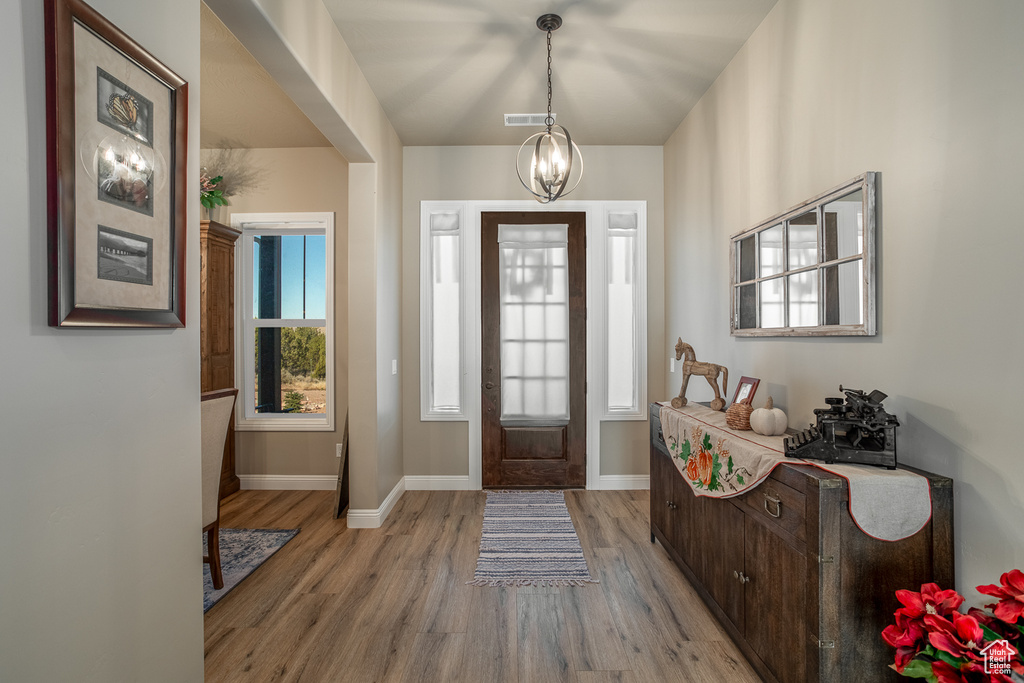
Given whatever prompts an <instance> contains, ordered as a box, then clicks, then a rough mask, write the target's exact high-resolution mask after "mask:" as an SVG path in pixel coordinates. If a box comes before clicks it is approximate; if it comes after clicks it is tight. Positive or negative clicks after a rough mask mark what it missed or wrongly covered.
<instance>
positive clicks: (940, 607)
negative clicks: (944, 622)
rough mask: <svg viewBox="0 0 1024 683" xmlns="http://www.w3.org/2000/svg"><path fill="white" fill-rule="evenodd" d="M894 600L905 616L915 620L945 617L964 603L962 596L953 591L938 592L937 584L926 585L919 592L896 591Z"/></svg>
mask: <svg viewBox="0 0 1024 683" xmlns="http://www.w3.org/2000/svg"><path fill="white" fill-rule="evenodd" d="M896 599H897V600H899V601H900V602H902V603H903V605H904V607H905V609H904V610H903V611H904V612H906V614H907V616H909V617H913V618H915V619H918V618H921V617H923V616H924V615H926V614H938V615H940V616H946V615H948V614H952V613H953V612H956V611H957V610H958V609H959V608H960V605H962V604H963V602H964V596H962V595H960V594H959V593H957V592H956V591H955V590H939V584H937V583H926V584H923V585H922V586H921V592H920V593H915V592H913V591H907V590H898V591H896Z"/></svg>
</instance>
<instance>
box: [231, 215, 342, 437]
mask: <svg viewBox="0 0 1024 683" xmlns="http://www.w3.org/2000/svg"><path fill="white" fill-rule="evenodd" d="M232 224H233V225H234V226H235V227H236V228H238V229H240V230H241V231H242V236H241V237H240V238H239V240H238V250H239V254H240V256H239V259H238V264H239V267H238V285H237V287H236V291H235V300H236V305H235V307H236V310H237V312H238V314H237V316H238V321H239V324H238V325H236V330H237V332H236V350H237V353H236V365H237V372H236V376H239V377H241V378H242V379H241V381H240V387H239V397H238V410H237V411H236V415H237V420H238V427H239V429H251V430H266V431H293V430H324V431H329V430H333V429H334V394H333V391H334V386H333V385H334V297H333V294H334V258H333V257H334V215H333V214H329V213H327V214H323V213H296V214H234V215H233V216H232Z"/></svg>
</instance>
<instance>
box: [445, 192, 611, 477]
mask: <svg viewBox="0 0 1024 683" xmlns="http://www.w3.org/2000/svg"><path fill="white" fill-rule="evenodd" d="M606 205H607V202H598V201H594V202H589V201H564V200H563V201H559V202H558V204H557V206H551V205H546V204H538V203H537V202H535V201H533V200H529V199H527V200H513V201H469V202H466V207H467V211H466V224H467V227H468V228H469V229H468V230H466V243H465V248H466V262H467V263H476V264H479V263H480V230H481V214H482V213H484V212H491V211H535V212H538V213H548V212H551V211H579V212H582V213H585V214H586V216H587V218H586V220H587V244H588V245H589V246H588V249H587V283H588V285H589V284H590V282H591V278H592V274H593V273H595V272H597V271H595V266H596V265H597V252H598V251H602V252H603V250H600V249H595V248H594V245H595V243H596V242H597V236H596V235H595V234H594V231H595V230H596V229H597V226H598V225H599V224H600V221H601V220H602V218H603V216H602V211H604V208H605V206H606ZM598 289H599V288H598V287H591V286H588V287H587V310H588V311H593V310H597V306H598V305H599V304H600V302H599V301H598V300H597V299H596V293H597V290H598ZM466 290H467V291H466V310H467V311H476V312H477V313H476V314H475V315H474V316H473V318H472V319H471V320H468V321H467V332H468V333H469V334H467V338H466V365H465V371H466V387H467V389H468V391H467V392H466V393H465V401H466V406H465V408H466V413H467V416H468V417H469V485H470V487H471V488H472V489H474V490H476V489H481V488H482V487H483V404H482V399H481V395H480V385H481V383H482V382H483V378H482V372H481V368H480V361H481V322H480V314H479V311H480V305H481V300H480V269H479V267H477V268H470V269H469V272H467V273H466ZM602 317H603V316H602ZM596 318H597V316H592V315H588V316H587V358H588V359H596V358H598V357H599V356H598V355H597V353H596V349H595V336H596V335H595V334H594V325H595V323H596V322H597V320H596ZM596 365H597V364H596V363H595V362H593V361H589V360H588V363H587V385H588V388H589V391H588V393H587V396H586V401H587V433H586V452H587V478H586V486H587V488H588V489H599V488H600V478H601V420H600V417H601V416H600V410H599V409H598V401H593V400H591V397H592V396H595V395H599V394H596V393H595V391H596V390H597V388H598V387H600V386H603V382H599V380H598V378H597V377H596V376H595V366H596Z"/></svg>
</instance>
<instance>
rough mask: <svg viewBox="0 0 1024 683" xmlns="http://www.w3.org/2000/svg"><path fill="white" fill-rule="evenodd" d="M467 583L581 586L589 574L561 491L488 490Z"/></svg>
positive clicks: (588, 577) (594, 581) (592, 580)
mask: <svg viewBox="0 0 1024 683" xmlns="http://www.w3.org/2000/svg"><path fill="white" fill-rule="evenodd" d="M467 583H469V584H470V585H473V586H582V585H583V584H585V583H597V581H596V580H594V579H592V578H591V577H590V572H589V571H588V570H587V561H586V559H584V557H583V548H582V547H581V546H580V539H579V538H578V537H577V536H576V527H574V526H573V525H572V517H570V516H569V510H568V508H566V507H565V496H564V495H563V494H562V492H561V491H488V492H487V504H486V505H485V506H484V526H483V535H482V536H481V538H480V556H479V557H478V558H477V561H476V574H475V575H474V578H473V580H472V581H469V582H467Z"/></svg>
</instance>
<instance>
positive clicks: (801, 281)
mask: <svg viewBox="0 0 1024 683" xmlns="http://www.w3.org/2000/svg"><path fill="white" fill-rule="evenodd" d="M818 324H819V323H818V271H817V270H807V271H804V272H802V273H796V274H795V275H790V276H789V326H790V327H814V326H815V325H818Z"/></svg>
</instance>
